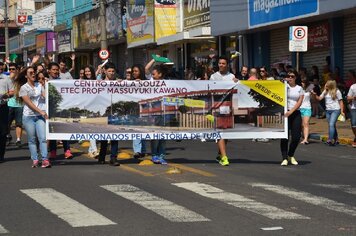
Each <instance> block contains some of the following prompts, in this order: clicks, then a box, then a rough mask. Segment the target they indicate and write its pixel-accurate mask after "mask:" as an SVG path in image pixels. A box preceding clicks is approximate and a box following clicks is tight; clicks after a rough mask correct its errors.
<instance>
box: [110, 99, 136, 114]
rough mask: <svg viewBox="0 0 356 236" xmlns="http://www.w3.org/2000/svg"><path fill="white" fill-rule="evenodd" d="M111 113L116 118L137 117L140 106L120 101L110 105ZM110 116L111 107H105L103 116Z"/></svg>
mask: <svg viewBox="0 0 356 236" xmlns="http://www.w3.org/2000/svg"><path fill="white" fill-rule="evenodd" d="M112 113H113V114H117V115H118V116H124V115H139V114H140V106H139V104H138V103H137V102H124V101H120V102H117V103H113V104H112ZM110 114H111V106H109V107H107V108H106V110H105V115H110Z"/></svg>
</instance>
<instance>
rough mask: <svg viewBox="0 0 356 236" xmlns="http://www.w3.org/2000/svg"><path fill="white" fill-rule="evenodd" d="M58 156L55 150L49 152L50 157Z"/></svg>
mask: <svg viewBox="0 0 356 236" xmlns="http://www.w3.org/2000/svg"><path fill="white" fill-rule="evenodd" d="M56 157H57V152H56V151H55V150H53V151H51V152H50V154H49V159H55V158H56Z"/></svg>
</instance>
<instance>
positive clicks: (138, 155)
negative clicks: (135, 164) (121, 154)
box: [133, 152, 145, 159]
mask: <svg viewBox="0 0 356 236" xmlns="http://www.w3.org/2000/svg"><path fill="white" fill-rule="evenodd" d="M144 156H145V154H142V153H140V152H136V153H135V154H134V155H133V157H134V158H135V159H139V158H142V157H144Z"/></svg>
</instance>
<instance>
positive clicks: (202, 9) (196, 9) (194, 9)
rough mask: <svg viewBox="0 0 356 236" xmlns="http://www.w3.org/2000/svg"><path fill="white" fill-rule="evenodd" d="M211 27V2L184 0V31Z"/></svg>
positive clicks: (208, 0)
mask: <svg viewBox="0 0 356 236" xmlns="http://www.w3.org/2000/svg"><path fill="white" fill-rule="evenodd" d="M207 25H210V0H205V1H196V0H184V20H183V29H184V30H188V29H192V28H196V27H199V26H207Z"/></svg>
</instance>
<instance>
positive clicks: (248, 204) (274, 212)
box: [173, 182, 310, 220]
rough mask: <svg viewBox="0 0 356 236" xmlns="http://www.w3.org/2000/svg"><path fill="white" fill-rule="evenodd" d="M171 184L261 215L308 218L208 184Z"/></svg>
mask: <svg viewBox="0 0 356 236" xmlns="http://www.w3.org/2000/svg"><path fill="white" fill-rule="evenodd" d="M173 185H175V186H178V187H180V188H184V189H186V190H189V191H192V192H194V193H197V194H199V195H201V196H204V197H207V198H211V199H216V200H219V201H221V202H224V203H226V204H229V205H232V206H234V207H237V208H241V209H244V210H247V211H251V212H254V213H256V214H259V215H263V216H265V217H268V218H270V219H288V220H292V219H293V220H294V219H310V218H309V217H306V216H302V215H299V214H296V213H294V212H289V211H285V210H282V209H279V208H277V207H275V206H271V205H267V204H264V203H261V202H257V201H255V200H253V199H250V198H246V197H244V196H242V195H238V194H235V193H229V192H225V191H224V190H221V189H219V188H215V187H213V186H211V185H208V184H203V183H197V182H187V183H176V184H173Z"/></svg>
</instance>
